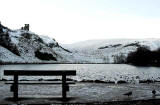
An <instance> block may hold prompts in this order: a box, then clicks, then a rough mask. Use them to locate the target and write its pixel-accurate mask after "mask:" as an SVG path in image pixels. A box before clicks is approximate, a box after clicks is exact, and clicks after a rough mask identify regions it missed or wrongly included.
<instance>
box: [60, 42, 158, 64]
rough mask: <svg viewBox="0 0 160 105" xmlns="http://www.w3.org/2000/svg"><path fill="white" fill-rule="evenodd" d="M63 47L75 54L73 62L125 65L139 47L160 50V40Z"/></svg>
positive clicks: (75, 44)
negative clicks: (129, 55)
mask: <svg viewBox="0 0 160 105" xmlns="http://www.w3.org/2000/svg"><path fill="white" fill-rule="evenodd" d="M62 46H63V47H65V48H68V49H69V50H70V51H72V53H74V55H73V57H72V58H74V59H73V62H74V61H77V62H80V63H123V61H124V60H125V59H126V57H127V56H128V54H129V53H131V52H134V51H136V49H137V48H138V47H141V46H145V47H147V48H149V49H150V50H151V51H154V50H157V49H158V48H160V39H108V40H87V41H82V42H78V43H73V44H68V45H62Z"/></svg>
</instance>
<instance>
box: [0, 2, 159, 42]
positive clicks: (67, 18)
mask: <svg viewBox="0 0 160 105" xmlns="http://www.w3.org/2000/svg"><path fill="white" fill-rule="evenodd" d="M0 21H1V23H2V24H3V25H5V26H8V27H9V28H11V29H18V28H20V27H21V26H23V24H25V23H29V24H30V30H31V31H33V32H35V33H37V34H40V35H48V36H50V37H53V38H55V39H56V40H57V41H58V42H60V43H63V44H65V43H73V42H78V41H83V40H89V39H111V38H160V0H0Z"/></svg>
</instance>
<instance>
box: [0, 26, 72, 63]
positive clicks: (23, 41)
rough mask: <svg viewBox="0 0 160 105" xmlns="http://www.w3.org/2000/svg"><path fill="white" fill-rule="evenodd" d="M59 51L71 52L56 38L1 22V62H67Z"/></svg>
mask: <svg viewBox="0 0 160 105" xmlns="http://www.w3.org/2000/svg"><path fill="white" fill-rule="evenodd" d="M59 51H61V52H62V51H63V53H70V52H69V51H68V50H66V49H64V48H63V47H61V46H59V44H58V42H56V41H55V39H52V38H49V37H47V36H38V35H37V34H35V33H33V32H30V31H27V30H22V29H18V30H11V29H9V28H7V27H4V26H3V25H1V24H0V63H55V62H67V60H66V59H65V58H63V57H62V56H61V53H59Z"/></svg>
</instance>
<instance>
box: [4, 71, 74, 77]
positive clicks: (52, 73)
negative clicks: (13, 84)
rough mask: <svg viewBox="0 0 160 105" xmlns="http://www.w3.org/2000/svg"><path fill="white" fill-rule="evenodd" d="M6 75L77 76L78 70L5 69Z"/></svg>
mask: <svg viewBox="0 0 160 105" xmlns="http://www.w3.org/2000/svg"><path fill="white" fill-rule="evenodd" d="M4 75H19V76H62V75H70V76H75V75H76V70H53V71H51V70H4Z"/></svg>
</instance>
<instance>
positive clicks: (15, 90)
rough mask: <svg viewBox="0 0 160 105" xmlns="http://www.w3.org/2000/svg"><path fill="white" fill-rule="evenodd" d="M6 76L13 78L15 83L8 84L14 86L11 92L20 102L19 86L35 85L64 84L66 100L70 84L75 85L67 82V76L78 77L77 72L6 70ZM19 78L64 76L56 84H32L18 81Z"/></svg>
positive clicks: (63, 91)
mask: <svg viewBox="0 0 160 105" xmlns="http://www.w3.org/2000/svg"><path fill="white" fill-rule="evenodd" d="M4 75H6V76H13V77H14V79H13V82H6V84H12V85H11V87H10V91H12V92H13V97H14V99H15V100H18V85H35V84H62V98H63V99H66V96H67V94H66V92H67V91H69V84H75V83H74V82H73V81H69V82H68V81H66V76H76V70H54V71H51V70H50V71H48V70H4ZM19 76H62V81H61V82H60V81H59V82H55V81H53V82H52V81H50V82H48V83H47V82H31V81H25V82H24V81H18V77H19Z"/></svg>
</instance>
